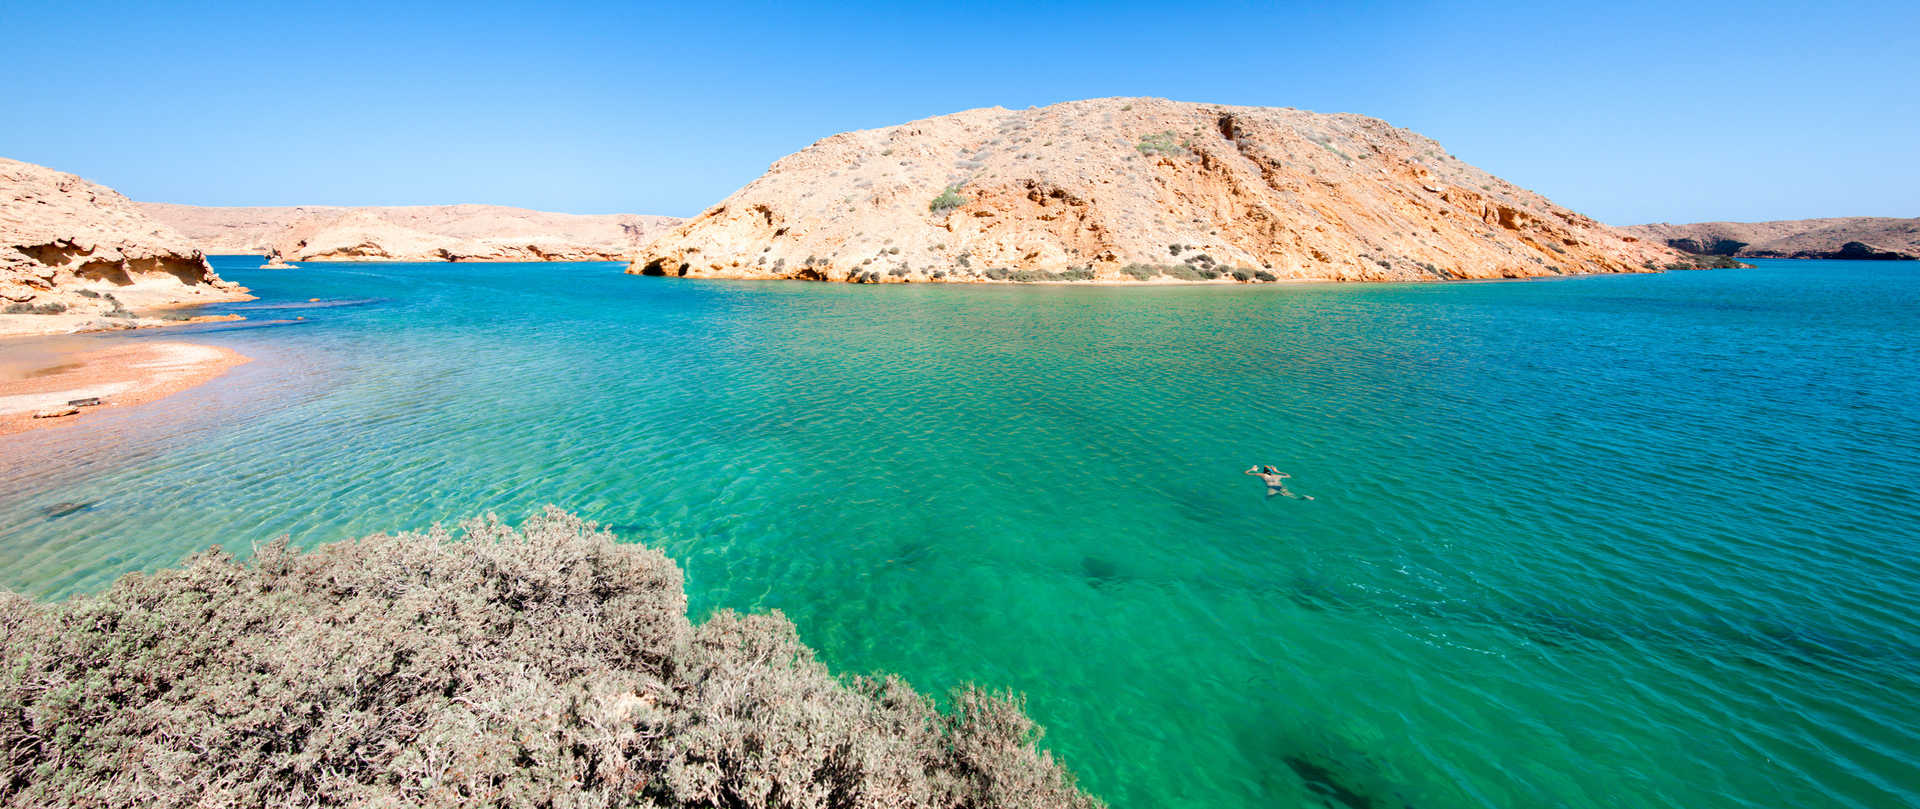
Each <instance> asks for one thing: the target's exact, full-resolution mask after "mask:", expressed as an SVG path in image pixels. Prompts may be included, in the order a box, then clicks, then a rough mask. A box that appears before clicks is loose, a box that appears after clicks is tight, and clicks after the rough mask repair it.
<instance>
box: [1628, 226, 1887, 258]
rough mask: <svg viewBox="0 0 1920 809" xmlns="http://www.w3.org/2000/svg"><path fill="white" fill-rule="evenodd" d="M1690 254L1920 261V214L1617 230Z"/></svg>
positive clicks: (1640, 227) (1643, 227)
mask: <svg viewBox="0 0 1920 809" xmlns="http://www.w3.org/2000/svg"><path fill="white" fill-rule="evenodd" d="M1621 230H1624V231H1626V232H1628V233H1632V234H1634V235H1636V236H1639V237H1640V238H1642V239H1646V240H1648V241H1654V242H1661V243H1663V244H1666V245H1668V246H1670V247H1674V248H1678V249H1680V250H1683V251H1686V252H1689V253H1700V254H1705V255H1716V256H1739V257H1743V258H1842V259H1909V260H1911V259H1920V218H1916V219H1891V218H1888V217H1883V216H1848V217H1841V218H1837V219H1788V220H1782V221H1777V222H1696V223H1694V224H1691V225H1670V224H1667V223H1665V222H1660V223H1656V224H1651V225H1633V226H1631V227H1625V228H1621Z"/></svg>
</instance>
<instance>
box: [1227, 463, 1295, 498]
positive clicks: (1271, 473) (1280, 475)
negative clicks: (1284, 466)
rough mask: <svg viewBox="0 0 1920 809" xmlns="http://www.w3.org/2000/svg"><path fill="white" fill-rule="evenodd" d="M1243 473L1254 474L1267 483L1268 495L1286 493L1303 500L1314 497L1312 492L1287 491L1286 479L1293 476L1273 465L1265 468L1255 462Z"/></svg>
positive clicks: (1288, 495)
mask: <svg viewBox="0 0 1920 809" xmlns="http://www.w3.org/2000/svg"><path fill="white" fill-rule="evenodd" d="M1242 474H1248V475H1252V476H1254V477H1257V478H1259V479H1260V482H1262V483H1265V484H1267V496H1268V497H1272V496H1274V495H1276V494H1279V495H1285V496H1287V497H1294V498H1299V499H1301V500H1312V499H1313V495H1310V494H1294V493H1293V492H1290V491H1287V483H1286V480H1287V478H1290V477H1293V476H1292V475H1289V474H1287V473H1285V472H1282V471H1280V470H1278V469H1275V468H1273V467H1272V466H1267V467H1265V468H1262V467H1261V466H1260V465H1259V464H1254V465H1253V466H1252V467H1251V468H1249V469H1248V470H1247V471H1246V472H1244V473H1242Z"/></svg>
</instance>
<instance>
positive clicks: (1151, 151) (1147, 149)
mask: <svg viewBox="0 0 1920 809" xmlns="http://www.w3.org/2000/svg"><path fill="white" fill-rule="evenodd" d="M1191 145H1192V144H1191V143H1190V142H1189V141H1187V140H1186V139H1184V138H1181V137H1180V136H1179V135H1176V134H1174V132H1173V130H1171V129H1169V130H1167V131H1165V132H1155V133H1153V134H1151V135H1148V136H1146V137H1143V138H1141V139H1140V142H1139V143H1138V144H1136V145H1135V146H1134V148H1135V149H1138V150H1140V153H1141V154H1143V155H1161V154H1164V155H1183V154H1186V153H1188V152H1189V151H1190V149H1189V147H1190V146H1191Z"/></svg>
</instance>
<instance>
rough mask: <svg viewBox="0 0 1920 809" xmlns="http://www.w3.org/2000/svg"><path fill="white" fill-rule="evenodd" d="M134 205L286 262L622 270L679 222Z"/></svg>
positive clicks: (467, 208)
mask: <svg viewBox="0 0 1920 809" xmlns="http://www.w3.org/2000/svg"><path fill="white" fill-rule="evenodd" d="M139 205H140V207H141V208H142V209H144V210H146V212H147V213H148V214H150V215H152V216H153V217H154V218H155V219H158V220H160V221H162V222H166V223H168V224H171V225H173V226H174V227H176V228H179V229H180V231H181V232H182V233H185V234H187V237H188V238H190V239H192V240H194V242H195V243H196V244H198V245H199V246H200V247H201V249H203V250H206V251H207V252H209V253H214V254H218V255H229V254H237V255H278V256H280V257H281V258H283V259H286V260H289V261H628V260H631V259H632V258H633V256H634V253H635V251H636V250H638V249H639V246H640V245H642V244H645V243H646V242H647V241H648V240H650V239H652V238H653V237H654V236H656V235H659V234H660V233H661V232H662V231H665V230H666V229H667V228H669V227H672V226H673V225H676V224H679V223H680V221H681V220H679V219H675V218H673V217H668V216H641V215H637V214H605V215H581V214H565V213H548V212H546V211H530V210H526V209H524V208H508V207H503V206H500V205H413V206H397V207H369V208H342V207H333V206H326V205H302V206H296V207H278V208H276V207H264V208H213V207H201V206H197V205H173V204H169V203H161V202H142V203H139Z"/></svg>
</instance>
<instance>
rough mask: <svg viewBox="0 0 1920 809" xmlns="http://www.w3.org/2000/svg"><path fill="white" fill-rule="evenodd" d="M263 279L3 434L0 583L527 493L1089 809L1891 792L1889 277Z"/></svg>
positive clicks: (355, 271) (420, 517) (450, 513)
mask: <svg viewBox="0 0 1920 809" xmlns="http://www.w3.org/2000/svg"><path fill="white" fill-rule="evenodd" d="M257 263H258V261H257V260H255V259H220V260H217V261H216V264H217V266H219V268H220V270H221V272H222V274H223V275H225V276H227V277H229V278H233V279H236V280H238V281H240V282H242V283H244V284H247V285H248V286H251V287H253V288H254V289H255V291H256V292H258V293H259V294H260V295H261V300H260V301H257V302H255V303H252V304H241V305H236V306H234V307H231V308H233V309H235V310H237V311H244V313H245V314H247V315H248V316H249V318H250V320H249V321H248V322H247V323H246V324H242V325H246V326H248V328H239V329H232V328H222V329H219V330H202V331H199V332H194V333H191V339H194V340H197V341H202V342H207V343H214V344H219V345H225V346H231V347H234V348H236V349H238V350H240V351H241V352H243V353H245V354H247V355H249V356H251V357H253V358H254V362H252V363H251V364H248V365H246V366H242V367H241V368H239V369H237V370H236V371H234V372H233V373H231V374H230V375H228V376H227V377H224V378H222V379H221V380H219V381H217V382H215V383H213V384H210V385H208V386H205V387H203V388H200V389H196V390H194V391H191V392H188V393H185V394H182V395H179V396H176V397H173V398H171V399H168V400H165V401H164V402H162V403H160V404H157V405H154V406H151V407H149V408H143V409H140V410H137V411H132V412H126V413H102V414H99V415H98V416H95V417H90V418H92V419H94V425H93V427H94V429H92V430H91V431H90V432H89V433H88V434H89V435H91V436H93V438H90V439H85V440H74V439H72V438H60V437H58V436H59V433H56V432H42V433H34V434H26V435H19V436H12V437H8V438H0V457H4V458H5V459H6V460H5V461H4V462H0V584H4V585H6V586H8V587H12V588H14V589H18V590H21V591H23V592H28V593H31V594H34V595H38V596H43V597H54V596H60V595H64V594H70V593H76V592H86V591H90V590H95V589H98V588H99V587H102V586H104V585H105V584H106V583H108V582H109V581H111V580H112V579H113V577H115V576H117V575H119V574H121V573H123V572H126V571H130V570H141V569H151V568H155V567H158V566H164V565H169V564H173V563H175V562H177V561H179V560H180V559H181V558H182V557H184V556H185V555H186V554H188V553H190V552H192V551H195V550H197V549H200V548H202V547H204V546H206V545H207V544H209V543H210V542H213V541H220V542H223V543H225V544H226V545H227V546H228V547H230V548H237V549H240V550H243V551H244V549H245V548H247V547H248V546H249V545H250V543H254V542H262V541H266V540H269V539H271V538H273V537H274V536H276V535H279V534H283V533H284V534H291V535H292V536H293V538H294V539H295V540H296V541H297V542H301V543H312V542H320V541H326V540H332V539H339V538H343V537H348V536H353V535H358V534H363V533H369V532H374V531H379V530H385V529H395V528H409V527H420V526H425V525H428V524H430V523H432V522H434V521H436V520H451V519H456V518H459V517H462V516H465V515H471V514H476V513H480V512H483V511H487V510H493V511H497V512H498V513H500V514H501V515H502V516H505V517H509V518H518V517H520V516H523V515H525V514H527V513H529V512H530V511H532V510H533V509H535V508H536V507H538V506H539V505H541V504H545V503H556V504H559V505H561V506H564V507H566V508H569V509H573V510H576V511H578V512H580V513H582V514H584V515H586V516H588V517H591V518H593V519H596V520H599V521H601V522H604V523H610V524H612V525H615V526H617V528H618V530H619V531H620V532H621V533H622V534H623V535H625V536H627V537H630V538H633V539H637V540H643V541H646V542H649V543H653V544H656V545H658V546H660V547H662V548H664V549H665V550H667V551H668V552H669V553H670V554H671V555H672V556H673V557H674V558H675V559H677V560H678V561H679V562H680V563H681V564H682V565H683V566H684V567H685V568H686V569H687V572H688V582H689V588H690V591H691V596H692V600H693V604H694V610H695V612H696V614H699V613H704V612H706V611H708V610H710V609H713V608H716V607H733V608H741V609H753V610H763V609H780V610H783V611H785V612H786V614H787V615H789V616H790V617H792V618H793V619H794V621H795V622H796V623H797V624H798V625H799V627H800V631H801V635H802V637H803V638H804V639H805V640H806V641H807V642H808V643H809V644H811V645H812V646H814V647H815V648H816V649H818V650H820V652H821V654H822V656H823V658H824V659H825V660H826V661H827V662H828V663H829V664H830V665H832V666H834V667H835V668H836V669H837V670H842V671H876V670H883V671H896V672H900V673H902V674H904V675H906V676H907V677H908V678H909V679H910V680H912V681H913V682H914V683H915V684H916V685H917V686H919V687H920V688H922V689H923V690H928V691H939V690H943V689H945V688H946V687H948V686H951V685H954V684H956V683H959V682H962V681H968V680H971V681H976V682H980V683H983V684H988V685H993V686H1002V687H1009V688H1013V689H1016V690H1019V691H1023V692H1025V693H1027V694H1028V695H1029V697H1030V702H1029V709H1030V711H1031V713H1032V714H1033V715H1034V716H1035V717H1036V718H1038V719H1039V720H1040V721H1041V722H1042V723H1043V724H1045V725H1046V726H1047V728H1048V736H1047V740H1046V743H1047V744H1048V746H1050V747H1051V748H1052V749H1053V750H1055V751H1056V752H1057V753H1059V754H1060V755H1061V756H1062V757H1064V759H1065V760H1066V761H1067V762H1068V763H1069V765H1070V766H1072V767H1073V768H1074V769H1075V770H1076V771H1077V772H1078V773H1079V774H1080V776H1081V778H1082V780H1083V782H1084V783H1085V784H1086V785H1087V786H1088V787H1089V788H1090V789H1091V790H1092V791H1094V792H1096V793H1098V794H1100V795H1101V796H1103V797H1105V798H1106V799H1108V800H1109V801H1110V802H1111V803H1112V804H1113V805H1114V806H1116V807H1128V808H1132V807H1161V806H1171V807H1202V806H1204V807H1255V806H1260V807H1266V806H1318V805H1330V806H1336V807H1356V808H1357V807H1399V806H1409V807H1421V808H1422V809H1432V808H1433V807H1469V806H1503V807H1504V806H1514V807H1533V806H1565V807H1667V806H1687V807H1693V808H1695V809H1698V808H1699V807H1762V806H1840V807H1894V806H1907V805H1914V804H1915V803H1920V753H1917V752H1916V751H1920V731H1916V729H1915V725H1916V720H1920V651H1916V649H1917V647H1920V607H1916V604H1920V572H1916V566H1915V564H1914V554H1915V552H1916V549H1917V548H1920V542H1916V540H1917V539H1920V498H1917V497H1916V495H1915V493H1914V491H1913V484H1914V482H1915V481H1916V480H1920V437H1917V436H1920V430H1916V427H1920V424H1917V423H1916V422H1917V419H1916V416H1915V410H1914V408H1915V403H1916V402H1920V339H1917V338H1920V265H1915V264H1912V263H1881V262H1860V263H1841V262H1765V263H1763V266H1762V267H1760V268H1759V269H1755V270H1743V271H1717V272H1705V273H1673V274H1663V275H1648V276H1625V277H1599V278H1582V279H1569V280H1557V281H1542V282H1519V283H1490V284H1444V285H1390V286H1345V285H1341V286H1332V285H1324V286H1318V285H1317V286H1285V287H1274V286H1269V287H1233V288H1169V289H1087V288H1062V287H984V288H978V287H941V286H884V287H870V286H846V285H829V284H800V283H728V282H689V281H679V280H669V279H656V278H639V277H632V276H625V275H622V274H621V273H620V269H621V268H620V267H619V266H617V265H590V264H582V265H472V264H456V265H448V264H432V265H405V264H387V265H325V264H314V265H308V266H306V267H305V268H303V269H300V270H295V271H280V272H273V271H257V270H252V269H249V268H251V267H253V266H255V265H257ZM316 297H317V298H321V299H322V300H321V301H320V302H319V303H307V302H306V301H307V299H308V298H316ZM300 317H304V318H305V320H294V318H300ZM276 320H286V321H289V322H287V323H284V324H278V325H276V324H275V323H274V321H276ZM186 334H187V333H182V332H173V333H169V334H163V335H153V336H148V335H137V336H133V337H131V338H129V337H115V338H108V339H156V338H158V339H176V338H179V337H183V336H186ZM1256 462H1259V463H1272V464H1275V465H1277V466H1279V467H1281V468H1283V469H1285V470H1287V471H1289V472H1291V473H1293V474H1294V476H1295V477H1294V478H1293V480H1292V481H1290V485H1291V486H1292V488H1293V489H1294V490H1295V491H1297V492H1299V493H1302V494H1308V495H1313V496H1314V497H1316V498H1317V499H1316V500H1313V501H1305V500H1292V499H1285V498H1274V499H1268V498H1266V497H1264V496H1263V490H1262V487H1261V485H1260V483H1259V482H1258V481H1256V480H1254V479H1253V478H1249V477H1245V476H1243V475H1241V473H1240V471H1241V470H1242V469H1245V468H1246V467H1247V466H1248V465H1250V464H1252V463H1256Z"/></svg>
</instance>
